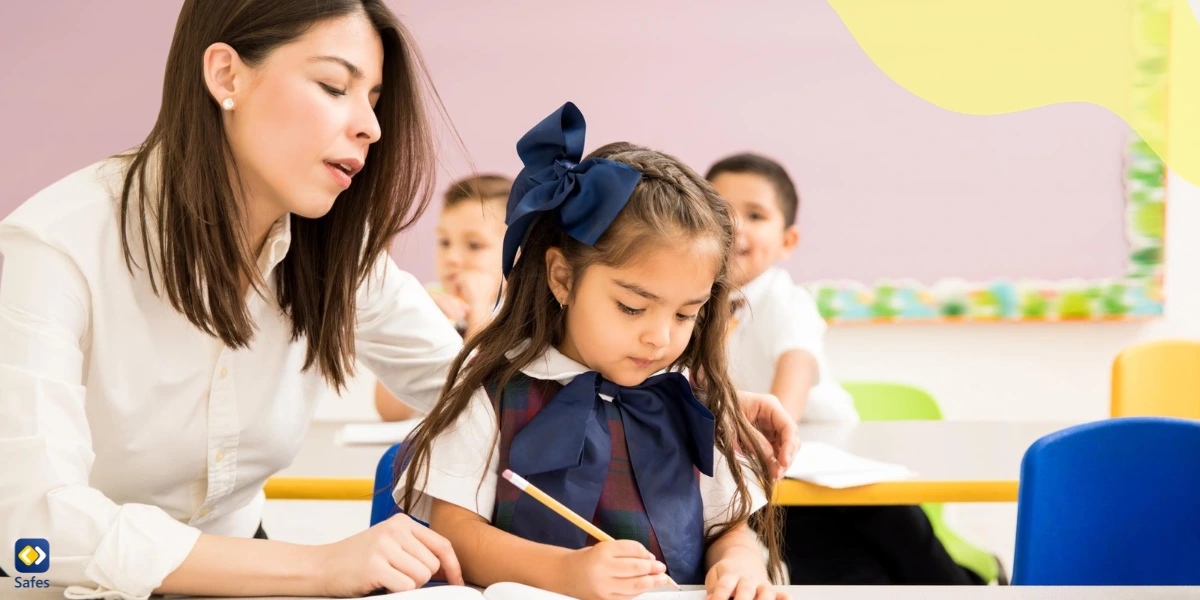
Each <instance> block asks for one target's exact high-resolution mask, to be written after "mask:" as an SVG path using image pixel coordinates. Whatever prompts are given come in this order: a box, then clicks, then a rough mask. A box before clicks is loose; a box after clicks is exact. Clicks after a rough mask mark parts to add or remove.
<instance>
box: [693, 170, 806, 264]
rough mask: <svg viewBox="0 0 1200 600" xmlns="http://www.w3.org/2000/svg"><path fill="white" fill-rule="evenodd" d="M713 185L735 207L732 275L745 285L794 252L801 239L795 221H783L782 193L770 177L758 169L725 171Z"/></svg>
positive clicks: (715, 179)
mask: <svg viewBox="0 0 1200 600" xmlns="http://www.w3.org/2000/svg"><path fill="white" fill-rule="evenodd" d="M712 185H713V187H714V188H716V190H717V193H718V194H720V195H721V197H722V198H724V199H725V200H726V201H727V202H729V206H730V207H731V208H732V209H733V217H734V221H735V224H736V226H737V238H736V239H735V240H734V248H733V254H734V261H733V269H732V270H731V272H730V275H731V276H732V278H733V283H734V285H735V286H738V287H741V286H743V285H746V284H747V283H749V282H751V281H753V280H754V278H756V277H758V276H759V275H762V274H763V272H765V271H766V270H767V269H768V268H770V266H771V265H772V264H774V263H775V262H776V261H778V260H781V259H783V258H787V256H788V255H789V254H791V252H792V249H793V248H795V247H796V243H797V242H799V241H800V232H799V230H798V229H796V226H795V225H791V226H787V225H784V223H783V210H782V209H781V208H780V207H779V197H778V195H777V194H776V193H775V188H774V187H773V186H772V185H771V182H770V181H767V178H765V177H763V176H761V175H757V174H754V173H721V174H720V175H717V177H716V178H714V179H713V181H712Z"/></svg>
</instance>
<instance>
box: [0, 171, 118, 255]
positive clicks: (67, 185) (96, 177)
mask: <svg viewBox="0 0 1200 600" xmlns="http://www.w3.org/2000/svg"><path fill="white" fill-rule="evenodd" d="M124 173H125V168H124V161H123V160H121V159H119V158H109V159H105V160H102V161H99V162H95V163H92V164H90V165H88V166H86V167H83V168H82V169H79V170H77V171H75V172H74V173H71V174H69V175H67V176H66V177H63V178H62V179H59V180H58V181H56V182H54V183H52V184H50V185H49V186H47V187H46V188H43V189H42V190H41V191H39V192H38V193H36V194H34V195H33V196H32V197H31V198H29V199H28V200H26V201H25V202H24V203H22V204H21V205H20V206H18V207H17V208H16V210H14V211H13V212H12V214H10V215H9V216H8V217H6V218H4V220H2V221H0V237H2V236H4V235H6V232H12V231H14V230H15V231H17V232H20V233H24V234H26V235H30V236H32V237H35V238H37V239H40V240H42V241H45V242H50V243H55V242H70V241H72V240H82V239H90V238H92V237H93V236H94V234H95V233H98V232H100V231H104V230H105V229H107V228H108V227H111V226H112V225H113V223H114V222H115V221H116V214H117V202H116V199H117V198H118V197H119V195H120V190H121V185H122V182H123V178H124Z"/></svg>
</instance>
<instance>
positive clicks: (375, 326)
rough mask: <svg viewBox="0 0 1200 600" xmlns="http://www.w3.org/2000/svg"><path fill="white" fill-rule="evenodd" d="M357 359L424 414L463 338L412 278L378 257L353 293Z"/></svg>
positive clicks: (385, 384)
mask: <svg viewBox="0 0 1200 600" xmlns="http://www.w3.org/2000/svg"><path fill="white" fill-rule="evenodd" d="M355 336H356V339H355V349H356V351H357V353H358V358H359V359H360V360H361V361H362V363H363V364H364V365H366V367H367V368H368V369H370V370H371V372H372V373H374V374H375V377H376V378H377V379H378V380H379V382H380V383H381V384H383V385H384V386H385V387H386V388H387V389H388V390H389V391H390V392H391V393H392V394H393V395H395V396H396V397H399V398H404V402H405V403H406V404H408V405H409V406H411V407H412V408H413V409H414V410H416V411H417V412H420V413H425V414H428V413H429V411H430V410H431V409H432V408H433V405H434V403H435V402H436V401H437V398H438V395H439V394H440V392H441V390H442V385H443V384H445V383H446V376H447V374H448V373H449V370H450V363H451V361H453V360H454V357H455V356H456V355H457V354H458V351H459V350H461V349H462V338H461V337H459V335H458V332H456V331H454V327H453V326H452V325H451V324H450V322H449V321H447V320H446V318H445V317H444V316H443V315H442V311H441V310H439V309H438V307H437V305H436V304H434V303H433V299H432V298H430V297H429V294H428V293H427V292H426V291H425V289H424V288H422V287H421V285H420V284H419V283H417V280H416V279H415V278H414V277H413V276H412V275H409V274H408V273H405V272H403V271H401V270H400V269H398V268H397V267H396V264H395V263H394V262H393V261H392V259H391V257H389V256H387V255H384V256H382V257H380V260H379V263H378V264H377V266H376V268H375V271H374V272H373V273H372V275H371V277H370V278H368V280H367V281H366V283H364V284H363V286H362V288H361V289H360V290H359V294H358V328H357V331H356V333H355Z"/></svg>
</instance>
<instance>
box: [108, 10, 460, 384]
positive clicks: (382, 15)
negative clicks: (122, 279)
mask: <svg viewBox="0 0 1200 600" xmlns="http://www.w3.org/2000/svg"><path fill="white" fill-rule="evenodd" d="M353 14H361V15H363V16H364V17H366V18H367V19H368V20H369V21H370V22H371V24H372V25H373V26H374V28H375V30H376V31H377V32H378V34H379V36H380V38H381V39H382V42H383V51H384V61H383V92H382V93H381V94H380V96H379V102H378V104H377V105H376V107H375V115H376V117H377V118H378V121H379V126H380V130H381V131H382V136H381V137H380V139H379V140H378V141H377V142H375V143H374V144H372V145H371V158H370V160H368V161H367V162H366V165H365V166H364V168H363V169H362V171H360V172H359V173H358V174H357V175H355V177H354V181H353V183H352V184H351V186H350V188H349V189H347V190H346V191H345V192H343V193H342V194H341V196H340V197H339V198H338V201H337V202H335V203H334V205H333V208H332V209H331V210H330V211H329V212H328V213H327V214H326V215H324V216H323V217H321V218H319V219H304V218H300V217H297V216H295V215H288V217H287V218H289V219H291V231H292V244H291V247H290V249H289V250H288V253H287V256H286V257H285V258H284V260H283V261H282V262H281V263H280V264H279V266H278V268H277V269H276V270H275V272H274V278H275V283H276V286H277V292H278V297H279V303H280V306H281V308H282V310H283V312H284V313H285V314H286V315H288V316H289V317H290V319H291V322H292V339H293V341H295V340H299V339H300V338H306V339H307V343H308V353H307V357H306V359H305V365H304V368H305V369H306V370H307V369H309V368H310V367H312V366H313V365H316V366H317V367H318V368H319V369H320V371H321V373H322V375H324V377H325V379H326V380H328V381H329V383H330V384H331V385H333V386H334V387H335V388H341V387H342V386H344V384H345V382H346V379H347V377H348V376H349V375H351V374H353V372H354V367H353V365H354V326H355V319H356V292H357V290H358V288H359V286H360V284H362V283H363V282H364V281H366V279H367V276H368V275H369V274H370V273H371V272H372V267H373V265H374V264H375V263H376V261H377V260H379V259H380V258H381V257H382V255H383V253H385V252H386V251H387V248H388V246H389V245H390V243H391V240H392V239H393V238H394V237H395V236H396V234H398V233H399V232H401V231H403V230H404V229H406V228H407V227H409V226H411V225H412V224H413V223H414V222H415V221H416V220H417V218H418V217H420V215H421V213H422V212H424V210H425V208H426V206H428V204H429V199H430V197H431V195H432V194H431V184H432V182H433V181H434V167H435V163H434V157H433V140H432V134H431V131H430V126H429V124H428V122H427V121H426V113H425V109H424V107H423V99H422V95H423V94H422V93H423V92H430V93H432V94H433V97H434V98H436V92H435V91H433V87H432V85H431V84H430V83H429V78H428V75H427V74H426V71H425V69H424V67H423V65H422V63H421V59H420V56H419V55H418V53H417V51H416V47H415V46H414V45H413V43H412V42H411V36H410V35H409V34H408V32H407V31H406V30H405V29H404V27H403V26H402V25H401V24H400V22H399V21H398V20H397V18H396V16H395V15H394V14H393V13H392V12H391V10H390V9H388V7H387V6H386V5H385V4H384V3H383V1H382V0H321V1H320V2H313V1H312V0H186V2H184V5H183V9H182V10H180V12H179V20H178V21H177V23H176V25H175V36H174V39H173V40H172V42H171V49H170V52H169V53H168V55H167V68H166V74H165V77H164V81H163V96H162V108H161V109H160V110H159V113H158V120H157V121H156V122H155V124H154V128H153V129H152V130H151V131H150V134H149V135H148V136H147V137H146V141H145V142H144V143H143V144H142V145H141V146H140V147H138V148H137V149H135V150H134V151H133V152H131V153H130V155H128V156H127V158H128V160H129V169H128V172H127V174H126V176H125V181H124V186H123V188H122V190H121V203H120V210H121V243H122V246H123V249H124V253H125V263H126V266H127V267H128V268H129V269H130V271H131V272H132V271H133V269H134V267H135V265H136V264H137V261H136V260H135V258H134V252H133V249H134V248H135V247H137V246H138V245H140V246H141V247H140V250H141V255H142V256H143V257H144V258H145V261H146V263H147V264H146V265H144V268H145V270H146V272H147V273H148V274H149V276H150V283H151V286H152V287H153V289H154V291H155V293H160V286H161V288H162V291H165V292H166V296H167V298H168V299H169V300H170V302H171V305H172V306H173V307H174V308H175V309H176V310H178V311H179V312H180V313H182V314H183V315H184V316H185V317H187V319H188V321H190V322H191V323H192V324H194V325H195V326H196V327H198V328H199V329H200V330H202V331H204V332H205V333H208V334H209V335H212V336H215V337H217V338H220V339H221V341H222V342H224V344H225V345H226V346H228V347H230V348H243V347H246V346H248V345H249V343H250V341H251V339H252V338H253V336H254V323H253V320H252V318H251V316H250V314H249V312H248V310H247V307H246V303H245V300H244V296H243V291H242V290H243V285H244V283H245V282H246V281H247V280H248V281H249V282H250V283H251V285H253V286H254V288H255V289H259V290H260V289H261V286H262V285H264V284H265V282H264V281H262V276H261V275H260V273H259V271H258V268H257V266H256V257H255V255H254V252H255V250H254V249H252V248H251V247H250V244H251V242H250V240H249V239H248V235H247V232H246V230H245V225H244V216H245V213H246V208H245V207H244V206H243V205H242V204H241V202H240V201H239V200H238V196H237V194H235V192H234V190H235V189H236V182H237V180H238V176H237V173H236V172H234V173H231V172H230V169H229V168H228V167H227V165H229V164H232V162H233V161H232V159H231V157H232V153H231V150H230V147H229V141H228V139H227V137H226V135H225V130H224V126H223V123H222V118H221V109H220V108H219V107H218V106H217V103H216V102H215V101H214V100H213V99H212V97H211V96H210V94H209V93H208V89H207V87H206V86H205V82H204V74H203V71H202V65H201V60H200V59H201V57H202V56H203V55H204V52H205V50H206V49H207V48H208V46H210V45H212V44H214V43H217V42H224V43H226V44H229V45H230V46H232V47H233V49H234V50H236V51H237V53H238V56H239V57H240V58H241V60H242V61H243V62H245V63H246V64H248V65H250V66H256V65H259V64H262V62H263V61H264V60H265V59H266V58H267V56H268V55H269V54H270V53H271V52H272V51H273V50H275V49H276V48H278V47H279V46H282V45H284V44H287V43H289V42H291V41H294V40H295V39H296V38H298V37H300V36H301V35H303V34H304V33H305V32H306V31H307V30H308V29H309V28H310V27H312V26H313V25H314V24H316V23H318V22H321V21H324V20H327V19H332V18H336V17H342V16H347V15H353ZM139 242H140V244H139ZM160 278H161V281H160Z"/></svg>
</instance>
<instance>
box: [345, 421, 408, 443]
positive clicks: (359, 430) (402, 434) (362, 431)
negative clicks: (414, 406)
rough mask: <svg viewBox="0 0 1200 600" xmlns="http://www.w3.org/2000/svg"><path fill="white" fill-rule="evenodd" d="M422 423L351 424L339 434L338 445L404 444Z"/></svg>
mask: <svg viewBox="0 0 1200 600" xmlns="http://www.w3.org/2000/svg"><path fill="white" fill-rule="evenodd" d="M420 423H421V419H409V420H407V421H393V422H391V423H349V424H347V425H344V426H343V427H342V430H341V431H340V432H338V435H337V443H338V445H341V446H355V445H390V444H395V443H397V442H403V441H404V439H405V438H406V437H408V434H410V433H412V430H413V429H415V428H416V427H417V425H418V424H420Z"/></svg>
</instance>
